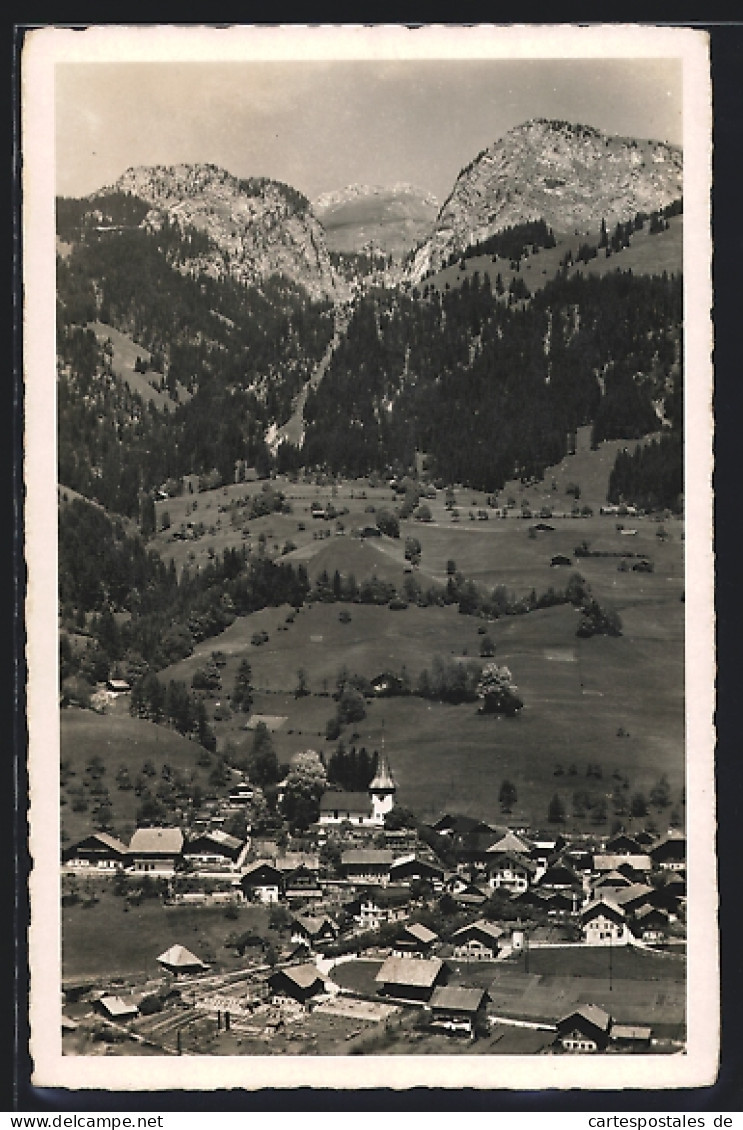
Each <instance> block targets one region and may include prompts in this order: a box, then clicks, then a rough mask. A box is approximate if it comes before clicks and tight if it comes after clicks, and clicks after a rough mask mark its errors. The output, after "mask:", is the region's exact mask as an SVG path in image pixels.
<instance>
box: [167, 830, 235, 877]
mask: <svg viewBox="0 0 743 1130" xmlns="http://www.w3.org/2000/svg"><path fill="white" fill-rule="evenodd" d="M247 850H248V844H247V843H246V842H245V841H244V840H239V839H238V838H237V837H236V836H230V835H228V833H227V832H223V831H222V829H221V828H213V829H212V830H211V831H208V832H202V833H201V834H200V835H198V836H194V837H192V838H191V839H188V840H187V841H186V843H185V844H184V845H183V858H184V859H186V860H189V861H190V862H191V863H192V864H194V865H195V866H196V867H198V868H200V869H201V870H211V871H219V872H222V871H239V869H240V866H241V864H242V863H243V861H244V859H245V855H246V852H247Z"/></svg>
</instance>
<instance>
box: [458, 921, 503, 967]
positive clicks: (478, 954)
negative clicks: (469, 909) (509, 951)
mask: <svg viewBox="0 0 743 1130" xmlns="http://www.w3.org/2000/svg"><path fill="white" fill-rule="evenodd" d="M503 934H504V931H503V929H502V928H501V927H500V926H496V925H495V923H494V922H488V920H487V919H486V918H479V919H478V920H477V922H470V923H469V925H467V926H461V927H460V928H459V930H455V932H454V933H453V934H452V937H451V941H452V945H453V946H454V957H455V958H456V959H457V961H494V960H495V958H496V957H497V955H498V950H499V949H500V939H501V938H502V937H503Z"/></svg>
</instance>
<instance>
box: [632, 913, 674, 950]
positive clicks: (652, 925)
mask: <svg viewBox="0 0 743 1130" xmlns="http://www.w3.org/2000/svg"><path fill="white" fill-rule="evenodd" d="M669 921H670V920H669V916H668V911H666V910H662V909H661V908H660V907H656V906H643V907H641V908H640V909H639V910H638V911H637V913H636V914H635V916H634V918H633V920H632V922H631V923H630V929H631V930H632V933H633V934H634V936H635V937H636V938H639V939H640V940H641V941H643V942H661V941H663V939H664V938H665V936H666V933H667V932H668V926H669Z"/></svg>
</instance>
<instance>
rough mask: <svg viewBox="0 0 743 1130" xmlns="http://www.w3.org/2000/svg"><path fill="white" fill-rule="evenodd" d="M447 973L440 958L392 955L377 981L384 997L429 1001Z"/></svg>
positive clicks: (376, 978)
mask: <svg viewBox="0 0 743 1130" xmlns="http://www.w3.org/2000/svg"><path fill="white" fill-rule="evenodd" d="M446 975H447V969H446V966H445V965H444V962H443V961H441V959H440V958H438V957H388V958H387V960H386V961H385V962H384V964H383V965H382V967H381V969H380V970H379V972H378V973H377V975H376V977H375V978H374V980H375V982H376V984H377V992H378V993H379V994H380V995H382V996H386V997H394V998H396V999H397V1000H405V1001H416V1002H420V1003H422V1004H425V1003H427V1002H428V1001H429V1000H430V999H431V995H432V993H433V991H434V989H435V988H436V987H437V986H438V985H441V984H442V983H443V982H444V981H445V979H446Z"/></svg>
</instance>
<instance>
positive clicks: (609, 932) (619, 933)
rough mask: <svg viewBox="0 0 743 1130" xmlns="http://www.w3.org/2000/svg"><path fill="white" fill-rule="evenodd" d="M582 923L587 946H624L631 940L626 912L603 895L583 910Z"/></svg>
mask: <svg viewBox="0 0 743 1130" xmlns="http://www.w3.org/2000/svg"><path fill="white" fill-rule="evenodd" d="M580 921H581V931H582V933H583V941H584V942H586V944H587V945H590V946H611V945H614V946H624V945H627V943H628V942H629V940H630V933H629V930H628V929H627V915H626V913H625V911H624V910H623V909H622V908H621V907H619V906H617V904H616V903H615V902H610V901H609V900H608V899H607V898H606V897H605V896H603V895H602V896H601V898H599V899H596V900H595V901H594V902H590V903H588V905H587V906H585V907H584V908H583V910H582V911H581V914H580Z"/></svg>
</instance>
